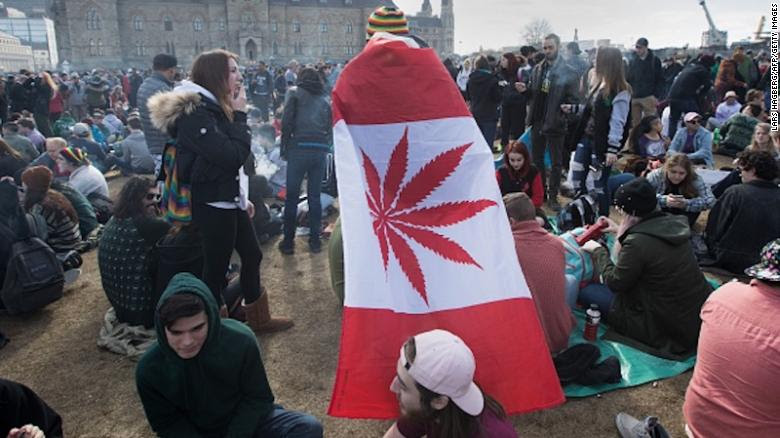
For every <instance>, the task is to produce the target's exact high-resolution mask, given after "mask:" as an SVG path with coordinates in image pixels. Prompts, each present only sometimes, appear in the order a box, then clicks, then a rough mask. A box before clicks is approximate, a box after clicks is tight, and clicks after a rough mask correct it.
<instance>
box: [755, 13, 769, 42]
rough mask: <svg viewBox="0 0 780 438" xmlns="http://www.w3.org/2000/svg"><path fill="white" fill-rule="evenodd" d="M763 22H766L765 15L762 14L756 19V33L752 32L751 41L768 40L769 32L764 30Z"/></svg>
mask: <svg viewBox="0 0 780 438" xmlns="http://www.w3.org/2000/svg"><path fill="white" fill-rule="evenodd" d="M764 23H766V17H765V16H763V15H762V16H761V19H760V20H758V29H756V33H755V34H753V41H768V40H769V32H764Z"/></svg>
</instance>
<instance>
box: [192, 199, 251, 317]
mask: <svg viewBox="0 0 780 438" xmlns="http://www.w3.org/2000/svg"><path fill="white" fill-rule="evenodd" d="M192 221H193V222H194V223H195V225H197V226H198V230H199V231H200V235H201V238H202V239H203V277H202V278H203V281H204V282H205V283H206V285H207V286H208V287H209V289H211V293H213V294H214V298H216V300H217V304H219V305H220V306H221V305H222V304H223V302H224V300H223V298H222V292H223V291H224V290H225V285H226V278H225V275H226V274H227V269H228V266H229V265H230V256H232V255H233V249H234V248H235V250H236V252H238V255H239V256H240V257H241V291H242V292H243V294H244V299H245V300H246V302H247V303H252V302H254V301H255V300H257V299H258V298H260V262H261V261H262V260H263V253H262V251H260V245H259V244H258V243H257V237H256V235H255V229H254V228H253V227H252V221H251V220H250V219H249V214H247V212H246V211H244V210H240V209H237V208H234V209H229V208H216V207H212V206H209V205H206V204H200V203H194V204H193V205H192Z"/></svg>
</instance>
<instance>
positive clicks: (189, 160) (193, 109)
mask: <svg viewBox="0 0 780 438" xmlns="http://www.w3.org/2000/svg"><path fill="white" fill-rule="evenodd" d="M193 85H194V84H193ZM196 87H197V86H196ZM148 106H149V112H150V115H151V119H152V123H153V124H154V126H155V127H156V128H157V129H159V130H161V131H163V132H168V133H169V134H170V135H171V137H172V138H175V139H176V144H177V147H178V150H177V152H176V154H177V155H176V161H177V167H178V173H179V175H178V176H179V180H180V181H181V182H184V183H189V184H190V185H191V188H192V202H194V203H204V204H205V203H210V202H218V201H226V202H237V201H238V196H239V188H238V180H239V178H238V171H239V169H240V168H241V166H242V165H244V163H245V162H246V161H247V158H248V157H249V155H250V153H251V140H252V133H251V130H250V129H249V126H247V123H246V117H247V116H246V113H245V112H241V111H236V112H234V113H233V121H232V122H231V121H230V119H228V117H227V115H226V114H225V112H224V111H223V110H222V108H221V107H220V106H219V105H217V104H216V103H215V102H214V101H212V100H211V99H210V98H209V97H206V96H205V95H203V94H201V93H198V92H196V91H191V90H189V89H185V90H182V89H176V90H174V91H170V92H166V93H159V94H156V95H154V96H152V97H151V98H150V99H149V103H148Z"/></svg>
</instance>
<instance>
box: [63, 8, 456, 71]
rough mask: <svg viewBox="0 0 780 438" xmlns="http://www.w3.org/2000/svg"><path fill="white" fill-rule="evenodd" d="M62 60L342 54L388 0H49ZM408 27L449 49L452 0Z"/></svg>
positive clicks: (356, 45)
mask: <svg viewBox="0 0 780 438" xmlns="http://www.w3.org/2000/svg"><path fill="white" fill-rule="evenodd" d="M51 1H52V5H51V16H52V17H54V21H55V29H56V32H57V41H58V47H59V58H60V60H67V61H68V62H69V63H70V65H72V66H73V67H74V68H76V69H81V68H94V67H144V68H146V67H148V66H149V64H150V59H151V57H152V56H154V55H155V54H157V53H170V54H174V55H176V57H177V58H179V63H180V65H182V66H187V65H189V64H190V63H191V62H192V60H193V59H194V58H195V56H196V55H197V54H198V53H200V52H202V51H205V50H209V49H212V48H225V49H228V50H231V51H233V52H236V53H238V54H239V55H240V56H241V59H242V63H243V64H250V65H251V64H254V63H256V62H257V61H259V60H263V61H266V62H269V61H270V62H271V63H275V64H280V63H284V62H286V61H288V60H291V59H297V60H299V61H302V62H315V61H318V60H334V61H343V60H345V59H349V58H351V57H352V56H354V55H355V54H357V53H358V52H359V51H360V50H361V49H362V47H363V45H364V44H365V25H366V20H367V18H368V16H369V15H370V14H371V12H372V11H373V10H374V9H375V8H376V7H377V6H380V5H392V1H391V0H51ZM407 17H408V19H409V26H410V29H411V31H412V32H413V33H415V34H417V35H419V36H420V37H422V38H423V39H425V40H426V41H428V43H429V44H430V46H431V47H432V48H434V49H436V50H437V51H438V52H439V54H440V55H442V56H447V55H450V54H451V53H452V52H453V49H454V43H453V42H454V11H453V0H441V16H440V17H439V16H433V15H432V13H431V4H430V1H429V0H424V2H423V5H422V11H421V12H420V13H419V14H418V15H417V16H412V15H411V14H409V13H407Z"/></svg>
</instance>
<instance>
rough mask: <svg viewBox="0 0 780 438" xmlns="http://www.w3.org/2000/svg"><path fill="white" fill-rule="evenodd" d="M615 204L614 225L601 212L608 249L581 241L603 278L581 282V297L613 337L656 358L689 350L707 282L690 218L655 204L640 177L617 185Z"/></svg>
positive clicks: (696, 334)
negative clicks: (610, 241) (611, 242)
mask: <svg viewBox="0 0 780 438" xmlns="http://www.w3.org/2000/svg"><path fill="white" fill-rule="evenodd" d="M615 205H616V206H617V207H618V208H619V209H620V211H621V212H622V213H623V215H624V216H623V218H622V220H621V223H620V225H617V224H615V223H614V222H612V221H610V220H608V219H606V218H605V220H608V221H609V228H607V232H611V233H615V238H616V242H615V246H614V248H613V255H612V256H610V253H609V251H608V250H607V249H606V248H604V247H603V246H601V244H599V243H598V242H596V241H590V242H587V243H585V245H583V249H584V250H585V251H587V252H590V253H592V254H593V260H594V264H595V265H596V268H595V270H596V272H598V273H599V274H600V275H601V278H602V280H603V284H595V283H594V284H589V285H588V286H586V287H584V288H583V289H582V290H581V291H580V294H579V301H580V303H581V304H583V305H584V306H585V307H588V306H590V305H591V304H596V305H598V306H599V309H600V310H601V314H602V316H603V317H605V320H606V322H607V324H608V325H609V327H610V328H611V329H612V331H613V332H614V333H608V336H610V337H612V338H613V339H617V340H620V341H621V342H624V343H627V344H629V345H632V346H635V347H636V348H639V349H641V350H644V351H646V352H648V353H651V354H654V355H656V356H661V357H671V358H682V357H688V356H690V355H691V354H694V353H695V351H696V341H697V339H698V337H699V326H700V324H701V320H700V319H699V310H700V309H701V306H702V304H704V300H706V299H707V296H708V295H709V294H710V292H711V291H712V288H711V287H710V285H709V283H708V282H707V280H706V279H705V278H704V275H703V274H702V273H701V271H700V270H699V267H698V264H697V262H696V257H695V256H694V253H693V248H692V247H691V242H690V237H691V229H690V227H689V226H688V219H687V218H685V217H682V216H675V215H669V214H666V213H664V212H662V211H660V209H659V208H658V202H657V199H656V190H655V189H654V188H653V186H652V185H651V184H650V183H649V182H648V181H647V180H646V179H644V178H636V179H633V180H631V181H629V182H627V183H626V184H624V185H623V186H621V187H620V188H619V189H618V190H617V192H616V193H615ZM613 259H614V260H616V261H615V262H613Z"/></svg>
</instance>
